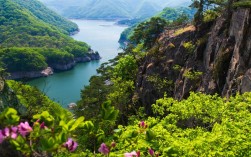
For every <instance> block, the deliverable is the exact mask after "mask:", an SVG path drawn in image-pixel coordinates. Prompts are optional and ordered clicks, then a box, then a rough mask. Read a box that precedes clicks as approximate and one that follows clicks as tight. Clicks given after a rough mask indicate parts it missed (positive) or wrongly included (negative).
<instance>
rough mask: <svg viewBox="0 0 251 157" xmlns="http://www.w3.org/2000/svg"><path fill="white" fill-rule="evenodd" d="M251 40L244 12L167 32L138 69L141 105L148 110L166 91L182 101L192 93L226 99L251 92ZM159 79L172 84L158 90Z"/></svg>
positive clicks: (250, 14) (247, 13)
mask: <svg viewBox="0 0 251 157" xmlns="http://www.w3.org/2000/svg"><path fill="white" fill-rule="evenodd" d="M184 30H187V31H184ZM182 32H184V33H182ZM250 37H251V11H250V9H242V8H239V9H236V10H234V11H233V12H231V14H227V13H225V14H223V15H221V16H220V17H218V18H217V20H216V21H215V22H209V23H205V24H203V25H201V26H200V27H199V30H197V31H195V29H194V28H193V27H192V26H189V27H187V28H185V29H183V28H181V29H180V30H176V33H172V31H171V30H167V31H166V32H165V33H163V35H162V37H161V38H160V40H159V42H160V43H159V44H160V45H162V46H160V47H159V48H158V51H157V52H156V53H154V54H151V55H148V56H147V57H146V58H145V59H144V62H143V64H142V66H141V67H140V68H139V75H138V78H137V83H136V84H137V89H136V93H135V95H137V97H139V99H138V101H139V102H140V104H145V105H146V106H148V107H147V108H149V106H151V104H153V103H154V102H155V101H156V100H157V99H158V98H160V97H163V95H164V93H167V95H168V96H172V97H174V98H176V99H178V100H181V99H183V98H187V97H188V96H189V92H190V91H197V92H203V93H208V94H214V93H218V94H219V95H221V96H226V97H230V96H231V95H235V94H236V93H238V92H240V93H244V92H248V91H251V79H250V78H251V72H250V71H251V69H250V67H251V65H250V62H251V61H250V53H251V38H250ZM149 77H154V78H156V79H155V80H159V81H160V82H159V81H158V82H156V81H153V80H150V79H149ZM161 80H162V81H164V80H165V81H166V82H167V81H168V82H169V85H168V88H157V87H158V85H159V84H161ZM162 83H164V82H162Z"/></svg>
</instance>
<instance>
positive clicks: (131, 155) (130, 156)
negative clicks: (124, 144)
mask: <svg viewBox="0 0 251 157" xmlns="http://www.w3.org/2000/svg"><path fill="white" fill-rule="evenodd" d="M124 156H125V157H134V156H136V157H138V154H137V153H136V152H135V151H133V152H131V153H125V154H124Z"/></svg>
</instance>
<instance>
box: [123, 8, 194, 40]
mask: <svg viewBox="0 0 251 157" xmlns="http://www.w3.org/2000/svg"><path fill="white" fill-rule="evenodd" d="M195 12H196V10H195V9H192V8H189V7H177V8H171V7H166V8H164V9H163V10H162V11H161V12H159V13H157V14H155V15H154V17H160V18H163V19H165V20H167V21H169V22H173V21H175V20H176V19H178V20H182V19H181V18H184V16H185V18H187V20H189V19H192V18H193V16H194V14H195ZM182 16H183V17H182ZM147 20H149V18H147V19H142V18H139V19H132V20H121V21H119V22H118V24H126V25H129V26H130V27H128V28H127V29H125V30H124V31H123V32H122V33H121V35H120V39H119V43H121V44H123V43H124V42H126V41H128V40H129V38H130V36H132V34H133V31H134V29H135V28H136V27H137V26H138V25H139V24H140V23H141V22H143V21H147Z"/></svg>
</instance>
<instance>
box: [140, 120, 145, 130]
mask: <svg viewBox="0 0 251 157" xmlns="http://www.w3.org/2000/svg"><path fill="white" fill-rule="evenodd" d="M139 127H140V128H144V129H145V128H147V125H146V123H145V122H144V121H141V122H139Z"/></svg>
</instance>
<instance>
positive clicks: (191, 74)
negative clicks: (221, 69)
mask: <svg viewBox="0 0 251 157" xmlns="http://www.w3.org/2000/svg"><path fill="white" fill-rule="evenodd" d="M202 74H203V73H202V72H201V71H194V70H192V71H190V70H187V71H185V72H184V74H183V76H184V77H186V78H188V79H190V80H198V79H200V77H201V76H202Z"/></svg>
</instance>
